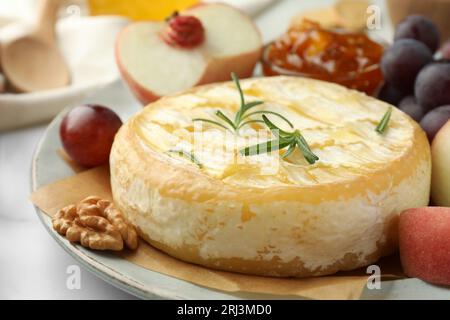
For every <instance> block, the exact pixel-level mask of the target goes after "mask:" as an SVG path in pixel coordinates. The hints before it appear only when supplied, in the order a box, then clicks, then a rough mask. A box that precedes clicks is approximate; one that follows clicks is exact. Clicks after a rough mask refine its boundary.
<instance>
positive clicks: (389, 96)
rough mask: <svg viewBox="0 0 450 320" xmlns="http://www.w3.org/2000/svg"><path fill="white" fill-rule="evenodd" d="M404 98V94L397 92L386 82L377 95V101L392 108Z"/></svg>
mask: <svg viewBox="0 0 450 320" xmlns="http://www.w3.org/2000/svg"><path fill="white" fill-rule="evenodd" d="M404 96H405V94H404V93H403V92H401V91H398V90H397V89H395V88H394V87H393V86H392V85H390V84H389V83H387V82H386V83H385V84H384V85H383V87H382V88H381V90H380V92H379V93H378V99H380V100H381V101H384V102H387V103H389V104H392V105H394V106H398V104H399V102H400V101H401V100H402V98H403V97H404Z"/></svg>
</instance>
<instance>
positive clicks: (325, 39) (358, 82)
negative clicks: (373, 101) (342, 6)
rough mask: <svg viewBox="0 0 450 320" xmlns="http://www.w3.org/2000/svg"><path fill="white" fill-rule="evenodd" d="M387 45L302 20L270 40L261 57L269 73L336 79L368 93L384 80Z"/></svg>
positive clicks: (337, 81)
mask: <svg viewBox="0 0 450 320" xmlns="http://www.w3.org/2000/svg"><path fill="white" fill-rule="evenodd" d="M383 51H384V47H383V46H382V45H380V44H378V43H376V42H374V41H372V40H371V39H369V37H368V36H367V35H366V34H364V33H349V32H344V31H340V30H326V29H323V28H322V27H321V26H320V25H319V24H318V23H316V22H312V21H309V20H303V22H302V23H301V24H296V25H294V26H292V27H291V28H290V29H289V30H288V31H287V32H286V34H284V35H283V36H281V37H280V38H279V39H278V40H276V41H274V42H272V43H270V44H269V45H267V46H266V47H265V49H264V53H263V57H262V65H263V72H264V75H266V76H273V75H294V76H303V77H309V78H314V79H319V80H324V81H330V82H335V83H338V84H341V85H343V86H346V87H348V88H351V89H356V90H359V91H362V92H365V93H366V94H368V95H374V94H376V93H377V91H378V89H379V88H380V86H381V84H382V82H383V75H382V73H381V69H380V66H379V62H380V60H381V56H382V55H383Z"/></svg>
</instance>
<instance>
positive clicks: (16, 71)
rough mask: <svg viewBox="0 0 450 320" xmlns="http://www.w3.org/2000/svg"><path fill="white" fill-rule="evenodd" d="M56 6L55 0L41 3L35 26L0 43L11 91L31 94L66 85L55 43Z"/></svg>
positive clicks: (66, 72) (0, 56) (65, 70)
mask: <svg viewBox="0 0 450 320" xmlns="http://www.w3.org/2000/svg"><path fill="white" fill-rule="evenodd" d="M58 7H59V4H58V0H40V7H39V10H38V19H37V24H36V26H35V27H34V28H33V29H32V30H30V31H29V32H27V33H25V34H21V35H18V36H16V37H15V38H12V39H8V40H7V41H6V42H4V43H2V44H1V50H0V61H1V66H2V71H3V74H4V75H5V77H6V79H7V80H8V84H9V86H10V87H11V88H12V89H13V90H16V91H18V92H34V91H41V90H48V89H54V88H58V87H62V86H66V85H67V84H69V81H70V75H69V70H68V68H67V65H66V63H65V61H64V58H63V56H62V55H61V52H60V51H59V48H58V45H57V42H56V34H55V23H56V17H57V11H58Z"/></svg>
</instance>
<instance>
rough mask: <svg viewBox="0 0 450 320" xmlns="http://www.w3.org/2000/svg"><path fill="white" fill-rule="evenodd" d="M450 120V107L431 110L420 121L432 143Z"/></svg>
mask: <svg viewBox="0 0 450 320" xmlns="http://www.w3.org/2000/svg"><path fill="white" fill-rule="evenodd" d="M448 120H450V105H448V106H442V107H439V108H436V109H433V110H431V111H430V112H428V113H427V114H426V115H425V117H423V119H422V121H420V125H421V126H422V128H423V130H425V132H426V133H427V136H428V139H429V140H430V142H431V141H433V138H434V136H435V135H436V133H438V131H439V130H440V129H441V128H442V126H443V125H444V124H446V123H447V121H448Z"/></svg>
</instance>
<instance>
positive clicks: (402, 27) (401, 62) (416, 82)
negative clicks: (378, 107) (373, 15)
mask: <svg viewBox="0 0 450 320" xmlns="http://www.w3.org/2000/svg"><path fill="white" fill-rule="evenodd" d="M394 39H395V41H394V44H393V45H392V46H391V47H390V48H388V49H387V50H386V51H385V53H384V55H383V57H382V59H381V70H382V71H383V75H384V78H385V80H386V83H385V85H384V87H383V88H382V89H381V91H380V93H379V95H378V98H379V99H380V100H383V101H386V102H388V103H390V104H393V105H396V106H397V107H398V108H399V109H400V110H402V111H403V112H405V113H407V114H408V115H409V116H411V118H413V119H414V120H416V121H417V122H420V125H421V126H422V128H423V129H424V130H425V132H426V133H427V135H428V138H429V139H430V141H432V140H433V138H434V136H435V134H436V133H437V132H438V131H439V129H440V128H441V127H442V126H443V125H444V124H445V123H446V122H447V121H448V120H450V60H448V59H450V40H449V42H447V43H446V44H444V46H443V47H442V48H441V49H440V51H439V52H438V53H437V54H435V52H436V50H437V49H438V47H439V43H440V36H439V30H438V28H437V27H436V25H435V24H434V23H433V21H431V20H430V19H428V18H426V17H423V16H420V15H412V16H409V17H407V18H406V19H405V20H403V21H402V22H400V24H399V25H398V26H397V30H396V32H395V37H394ZM435 57H438V58H439V59H440V60H437V59H436V58H435ZM446 59H447V60H446Z"/></svg>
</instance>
